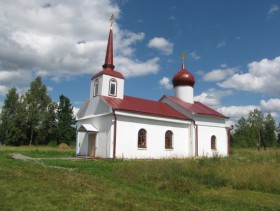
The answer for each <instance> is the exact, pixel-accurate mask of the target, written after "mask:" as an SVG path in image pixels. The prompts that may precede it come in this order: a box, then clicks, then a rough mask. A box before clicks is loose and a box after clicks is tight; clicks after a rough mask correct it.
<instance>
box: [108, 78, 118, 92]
mask: <svg viewBox="0 0 280 211" xmlns="http://www.w3.org/2000/svg"><path fill="white" fill-rule="evenodd" d="M109 95H111V96H117V80H116V79H114V78H111V79H110V82H109Z"/></svg>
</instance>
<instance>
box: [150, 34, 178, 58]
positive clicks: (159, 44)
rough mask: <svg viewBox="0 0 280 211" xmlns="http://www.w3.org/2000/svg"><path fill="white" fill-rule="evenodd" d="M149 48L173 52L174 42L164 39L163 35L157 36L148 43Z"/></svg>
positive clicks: (168, 52)
mask: <svg viewBox="0 0 280 211" xmlns="http://www.w3.org/2000/svg"><path fill="white" fill-rule="evenodd" d="M148 47H149V48H155V49H157V50H159V51H160V52H161V53H163V54H165V55H170V54H172V53H173V43H171V42H169V41H168V40H166V39H164V38H163V37H155V38H153V39H151V40H150V41H149V43H148Z"/></svg>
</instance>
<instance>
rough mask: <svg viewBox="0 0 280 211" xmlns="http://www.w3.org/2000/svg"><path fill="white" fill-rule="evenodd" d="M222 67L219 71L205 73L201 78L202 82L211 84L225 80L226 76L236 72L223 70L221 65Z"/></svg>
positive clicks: (229, 69)
mask: <svg viewBox="0 0 280 211" xmlns="http://www.w3.org/2000/svg"><path fill="white" fill-rule="evenodd" d="M223 67H224V68H223ZM223 67H222V68H221V69H215V70H212V71H210V72H208V73H206V74H205V75H204V76H203V80H204V81H211V82H213V81H222V80H224V79H226V78H227V77H228V76H232V75H233V74H234V73H235V72H236V70H237V68H225V66H224V65H223Z"/></svg>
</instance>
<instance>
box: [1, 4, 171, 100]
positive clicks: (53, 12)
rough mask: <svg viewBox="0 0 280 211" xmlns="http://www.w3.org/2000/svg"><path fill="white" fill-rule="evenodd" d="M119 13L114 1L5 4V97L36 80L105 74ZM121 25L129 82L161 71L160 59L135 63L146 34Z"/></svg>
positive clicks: (119, 51) (119, 48) (119, 53)
mask: <svg viewBox="0 0 280 211" xmlns="http://www.w3.org/2000/svg"><path fill="white" fill-rule="evenodd" d="M100 11H102V13H101V12H100ZM119 13H120V9H119V8H118V6H117V5H116V4H112V2H111V1H110V0H103V1H89V0H81V1H69V2H68V1H67V2H61V1H58V0H51V1H49V2H48V3H45V4H43V3H42V1H36V0H30V1H28V3H27V2H23V1H21V0H14V1H1V15H0V16H1V17H0V28H1V31H0V46H1V48H0V85H1V88H0V94H2V95H3V94H4V93H5V90H7V88H10V87H11V86H14V85H16V86H18V85H24V84H25V85H27V84H29V83H30V81H31V80H32V78H33V77H34V76H36V75H41V76H43V77H50V78H52V79H53V80H55V81H60V80H63V79H64V78H69V77H70V78H71V76H72V77H73V76H75V75H79V74H94V73H96V72H98V71H100V70H101V66H102V64H103V62H104V56H105V51H106V45H107V39H108V33H109V25H110V21H109V18H110V16H111V14H115V17H118V16H119ZM117 22H118V20H116V21H115V23H114V25H113V30H114V54H115V60H114V61H115V63H116V69H117V70H118V71H120V72H123V73H124V74H125V75H126V76H128V77H129V76H131V77H132V76H138V75H144V74H150V73H155V72H157V71H158V70H159V65H158V63H157V62H158V61H159V59H158V58H150V59H147V60H146V61H139V60H136V59H135V55H134V53H135V47H134V45H135V43H137V42H140V41H142V40H143V39H144V37H145V34H144V33H143V32H139V33H134V32H131V31H127V30H125V29H122V28H120V27H119V25H118V23H117ZM169 44H170V43H169ZM171 46H172V48H171V52H172V50H173V45H171ZM166 52H168V51H166ZM117 59H120V61H118V60H117ZM117 64H121V65H120V66H117ZM135 67H136V69H135ZM143 67H145V68H143ZM137 71H139V72H137ZM19 77H20V80H19ZM10 82H11V83H10Z"/></svg>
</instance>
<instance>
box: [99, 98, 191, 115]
mask: <svg viewBox="0 0 280 211" xmlns="http://www.w3.org/2000/svg"><path fill="white" fill-rule="evenodd" d="M100 97H101V98H102V99H103V100H104V101H105V102H106V103H107V104H109V105H110V106H112V107H113V108H114V109H116V110H119V111H127V112H132V113H140V114H147V115H153V116H161V117H169V118H175V119H183V120H190V119H189V118H188V117H186V116H185V115H183V114H181V113H179V112H178V111H176V110H175V109H173V108H171V107H170V106H169V105H167V104H166V103H162V102H158V101H152V100H146V99H142V98H136V97H131V96H124V98H123V99H118V98H112V97H105V96H100Z"/></svg>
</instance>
